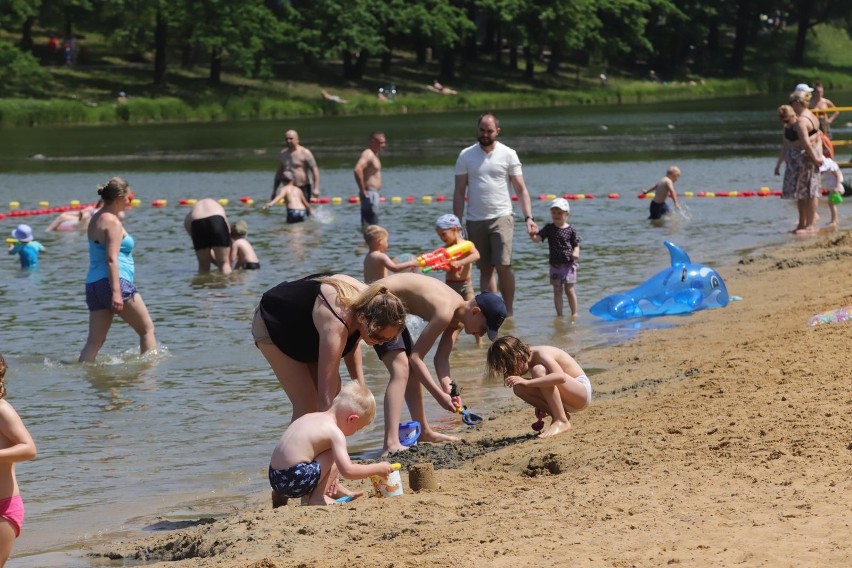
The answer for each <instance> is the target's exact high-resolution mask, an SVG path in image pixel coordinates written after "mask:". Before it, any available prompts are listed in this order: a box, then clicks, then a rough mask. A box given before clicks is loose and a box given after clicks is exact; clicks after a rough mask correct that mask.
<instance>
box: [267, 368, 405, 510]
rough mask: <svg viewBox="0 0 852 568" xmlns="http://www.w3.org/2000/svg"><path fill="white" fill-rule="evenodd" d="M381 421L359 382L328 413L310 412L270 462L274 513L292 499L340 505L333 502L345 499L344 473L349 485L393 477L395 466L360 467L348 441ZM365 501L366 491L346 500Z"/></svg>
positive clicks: (292, 428) (346, 388)
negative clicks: (340, 490) (342, 492)
mask: <svg viewBox="0 0 852 568" xmlns="http://www.w3.org/2000/svg"><path fill="white" fill-rule="evenodd" d="M375 416H376V399H374V398H373V393H371V392H370V390H369V389H368V388H367V387H366V386H364V385H362V384H360V383H357V382H354V381H353V382H350V383H349V384H347V385H346V386H344V387H343V388H342V389H341V390H340V393H338V395H337V396H336V397H335V398H334V401H332V403H331V408H329V409H328V410H326V411H325V412H310V413H308V414H305V415H303V416H301V417H299V418H297V419H296V420H294V421H293V422H292V423H291V424H290V426H289V427H288V428H287V430H286V431H285V432H284V435H283V436H281V439H280V440H279V441H278V445H277V446H275V450H274V451H273V452H272V458H271V459H270V461H269V484H270V485H271V486H272V507H273V508H276V507H280V506H282V505H286V504H287V499H289V498H295V497H303V498H305V499H304V500H306V501H307V504H308V505H330V504H332V503H334V499H332V497H334V498H338V497H341V496H340V495H337V494H336V491H337V477H338V472H340V474H341V475H342V476H343V477H345V478H346V479H364V478H366V477H370V476H371V475H378V476H381V477H387V476H388V475H390V473H391V471H393V468H392V466H391V464H390V463H388V462H380V463H374V464H369V465H365V464H355V463H352V460H351V459H350V458H349V452H348V451H347V449H346V437H347V436H351V435H352V434H354V433H355V432H357V431H358V430H360V429H361V428H364V427H365V426H367V425H368V424H370V423H371V422H372V421H373V418H375ZM329 494H331V497H330V496H329ZM361 495H363V491H362V492H360V493H357V494H354V495H346V496H345V498H347V500H348V498H350V497H353V498H354V497H360V496H361Z"/></svg>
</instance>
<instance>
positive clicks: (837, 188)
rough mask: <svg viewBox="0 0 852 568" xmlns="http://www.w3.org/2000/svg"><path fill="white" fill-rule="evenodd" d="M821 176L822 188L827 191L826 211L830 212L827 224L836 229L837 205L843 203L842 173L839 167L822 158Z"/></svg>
mask: <svg viewBox="0 0 852 568" xmlns="http://www.w3.org/2000/svg"><path fill="white" fill-rule="evenodd" d="M819 172H820V174H821V175H822V187H823V188H824V189H827V190H828V210H829V211H831V221H830V222H829V224H830V225H831V226H833V227H836V226H837V225H838V223H839V219H838V217H837V204H838V203H843V198H842V197H841V195H843V192H844V189H843V172H841V171H840V166H838V165H837V162H835V161H834V160H832V159H831V158H823V159H822V166H820V168H819Z"/></svg>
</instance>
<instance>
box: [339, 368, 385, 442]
mask: <svg viewBox="0 0 852 568" xmlns="http://www.w3.org/2000/svg"><path fill="white" fill-rule="evenodd" d="M331 408H333V409H334V410H335V411H336V412H339V413H340V414H342V415H343V419H344V420H345V422H346V423H345V424H339V423H338V426H340V427H341V430H344V433H345V434H346V435H347V436H348V435H350V434H354V433H355V432H357V431H358V430H360V429H361V428H363V427H365V426H367V425H368V424H370V423H371V422H372V421H373V419H374V418H375V417H376V399H375V398H374V397H373V393H372V392H370V389H368V388H367V387H365V386H362V385H361V384H359V383H357V382H355V381H351V382H349V383H348V384H346V385H345V386H344V387H343V388H342V389H340V392H339V393H338V395H337V396H336V397H334V401H332V403H331ZM338 416H339V414H338Z"/></svg>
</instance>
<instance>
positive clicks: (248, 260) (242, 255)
mask: <svg viewBox="0 0 852 568" xmlns="http://www.w3.org/2000/svg"><path fill="white" fill-rule="evenodd" d="M246 235H248V224H247V223H246V222H245V221H243V220H239V221H237V222H236V223H234V224H233V225H231V252H230V253H229V255H228V261H229V262H230V263H231V266H232V267H233V268H234V270H238V269H243V270H260V260H259V259H258V258H257V253H256V252H254V247H253V246H251V243H250V242H249V241H248V239H247V238H246Z"/></svg>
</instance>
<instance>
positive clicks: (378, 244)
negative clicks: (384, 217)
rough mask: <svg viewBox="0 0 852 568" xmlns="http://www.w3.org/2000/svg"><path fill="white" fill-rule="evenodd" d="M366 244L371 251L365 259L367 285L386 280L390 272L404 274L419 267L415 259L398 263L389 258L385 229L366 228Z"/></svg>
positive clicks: (377, 227) (365, 280) (374, 226)
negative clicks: (405, 271)
mask: <svg viewBox="0 0 852 568" xmlns="http://www.w3.org/2000/svg"><path fill="white" fill-rule="evenodd" d="M364 242H366V243H367V247H368V248H369V249H370V252H368V253H367V256H365V257H364V282H366V283H367V284H370V283H372V282H375V281H376V280H380V279H382V278H384V277H385V276H387V275H388V270H390V271H391V272H402V271H403V270H408V269H412V268H417V266H418V264H417V261H416V260H414V259H411V260H407V261H405V262H397V261H396V260H394V259H392V258H391V257H389V256H388V254H387V253H388V232H387V230H386V229H385V228H384V227H380V226H378V225H367V226H366V227H364Z"/></svg>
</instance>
